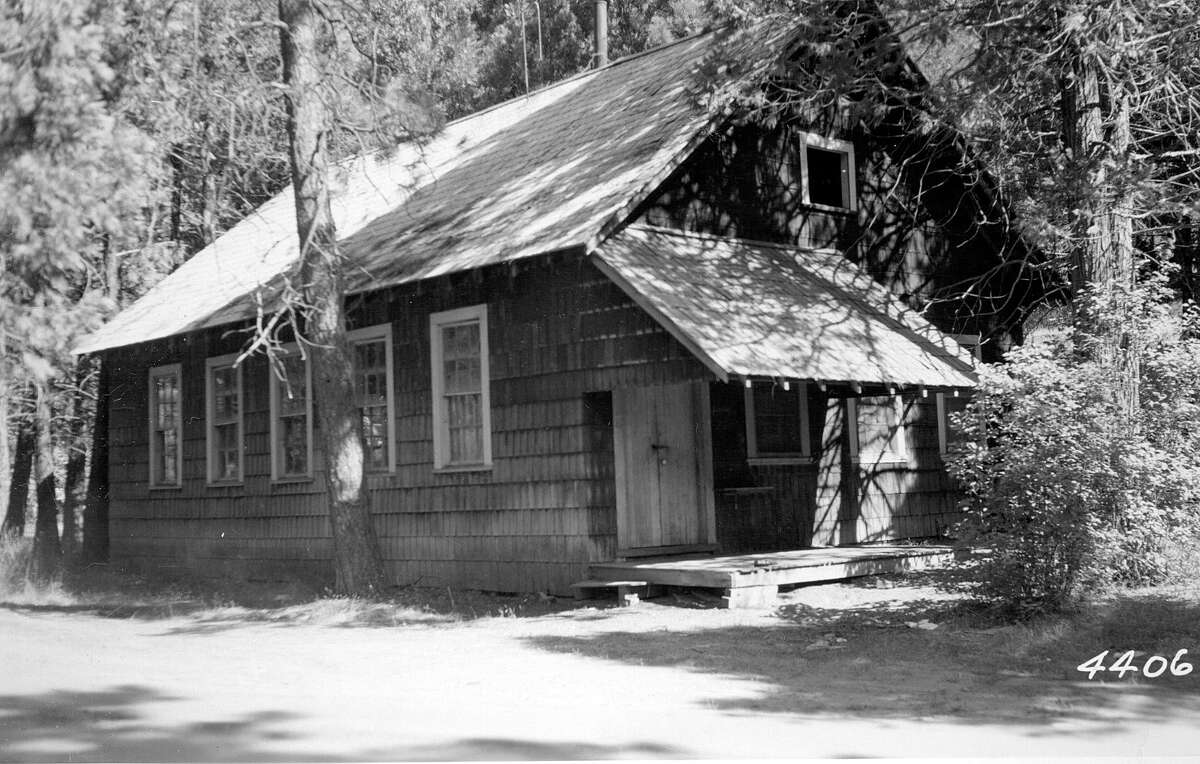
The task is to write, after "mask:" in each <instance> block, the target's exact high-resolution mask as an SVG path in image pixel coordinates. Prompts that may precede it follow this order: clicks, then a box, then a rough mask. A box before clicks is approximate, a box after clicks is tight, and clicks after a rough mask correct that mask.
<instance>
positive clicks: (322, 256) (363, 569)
mask: <svg viewBox="0 0 1200 764" xmlns="http://www.w3.org/2000/svg"><path fill="white" fill-rule="evenodd" d="M279 19H280V21H282V22H283V25H284V28H282V29H281V30H280V47H281V51H282V57H283V76H284V83H285V85H286V87H287V91H286V92H287V105H288V135H289V137H290V138H291V165H292V186H293V189H294V191H295V197H296V230H297V233H298V235H299V237H300V271H299V277H300V290H301V293H302V295H303V300H304V308H303V311H302V316H303V321H304V334H305V341H306V342H307V343H308V347H307V352H308V354H309V358H310V359H311V363H312V377H313V393H314V401H315V403H316V410H317V424H318V428H317V433H318V434H319V437H320V438H321V445H322V450H323V452H324V459H325V483H326V486H327V488H328V491H329V520H330V526H331V528H332V532H333V565H334V572H335V575H336V589H337V591H338V592H339V593H342V594H352V595H368V594H373V593H376V592H378V591H380V590H381V589H382V587H383V586H384V585H385V583H386V578H385V574H384V569H383V559H382V556H381V555H380V553H379V542H378V540H377V539H376V536H375V529H374V526H373V525H372V523H371V513H370V507H369V505H368V496H367V492H366V490H365V487H364V484H363V457H364V454H363V444H362V435H361V428H362V420H361V414H360V413H359V411H358V409H357V408H356V407H355V405H354V384H353V379H352V377H351V360H350V349H349V343H348V341H347V339H346V314H345V300H344V286H343V282H342V267H341V266H342V263H341V258H340V253H339V252H338V248H337V235H336V232H335V230H334V224H333V216H332V214H331V212H330V208H329V187H328V182H327V171H328V166H327V162H328V159H327V157H326V141H327V137H328V130H329V124H330V122H329V115H328V113H327V110H326V106H325V102H324V98H325V97H326V96H325V93H326V92H327V91H326V89H325V88H324V87H323V83H322V74H321V67H320V64H319V60H318V49H319V46H321V45H323V44H324V43H326V42H328V40H327V39H325V38H326V35H327V32H324V31H322V30H323V28H324V24H323V22H322V20H321V19H319V18H318V17H317V14H316V12H315V10H314V8H313V5H312V2H311V1H310V0H279Z"/></svg>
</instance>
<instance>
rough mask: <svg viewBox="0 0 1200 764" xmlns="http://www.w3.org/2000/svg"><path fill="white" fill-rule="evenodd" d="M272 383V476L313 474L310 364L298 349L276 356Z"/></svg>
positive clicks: (296, 476)
mask: <svg viewBox="0 0 1200 764" xmlns="http://www.w3.org/2000/svg"><path fill="white" fill-rule="evenodd" d="M276 361H277V362H276V363H275V364H273V365H272V369H271V371H270V372H269V373H270V377H269V379H270V384H271V477H272V478H274V479H276V480H286V479H291V478H307V477H311V476H312V406H311V398H310V396H309V388H310V386H311V385H310V379H309V364H308V361H307V360H306V359H305V358H303V357H302V356H301V355H300V354H299V353H298V352H295V351H289V352H287V353H286V354H284V355H282V356H280V357H279V358H277V359H276Z"/></svg>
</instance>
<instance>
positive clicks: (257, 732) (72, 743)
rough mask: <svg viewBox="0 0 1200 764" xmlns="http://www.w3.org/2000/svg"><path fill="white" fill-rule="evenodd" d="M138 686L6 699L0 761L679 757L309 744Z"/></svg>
mask: <svg viewBox="0 0 1200 764" xmlns="http://www.w3.org/2000/svg"><path fill="white" fill-rule="evenodd" d="M181 700H184V699H183V698H178V697H172V696H167V695H163V694H161V693H159V692H158V691H156V690H154V689H152V688H149V687H145V686H140V685H132V684H131V685H121V686H118V687H113V688H111V689H109V690H105V691H101V692H63V691H58V692H48V693H44V694H41V695H33V696H25V695H21V696H15V695H7V696H0V761H3V762H42V761H70V762H85V761H130V762H135V761H136V762H143V761H221V762H224V761H267V762H269V761H330V760H337V761H386V760H393V761H401V760H409V761H412V760H416V761H465V760H502V759H514V760H566V759H606V758H648V757H672V756H679V755H681V752H680V751H678V750H676V749H674V748H671V747H669V746H663V745H659V744H656V743H651V742H644V743H632V744H628V745H621V746H603V745H594V744H582V743H571V742H552V741H551V742H548V741H544V740H543V741H533V740H519V739H506V738H465V739H461V740H456V741H451V742H448V743H446V744H444V745H420V746H400V747H394V748H386V749H371V750H359V749H356V748H355V747H354V745H353V743H352V742H347V743H346V747H345V748H340V749H338V750H336V751H331V750H328V749H321V750H310V749H307V748H306V747H305V743H304V741H303V740H300V739H297V737H296V735H295V734H293V733H291V732H288V731H287V730H286V729H283V728H284V727H285V726H286V723H288V722H293V721H296V720H299V719H301V717H299V716H297V715H295V714H291V713H284V712H279V711H259V712H255V713H253V714H246V715H242V716H237V717H233V718H228V719H214V720H212V721H203V722H191V723H187V724H181V725H173V726H166V725H162V724H157V723H154V722H152V721H150V719H149V718H148V717H147V715H146V714H145V713H144V709H143V708H142V707H143V706H146V705H151V704H161V703H167V704H170V703H174V702H179V701H181Z"/></svg>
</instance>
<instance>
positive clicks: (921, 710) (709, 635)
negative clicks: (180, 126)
mask: <svg viewBox="0 0 1200 764" xmlns="http://www.w3.org/2000/svg"><path fill="white" fill-rule="evenodd" d="M819 604H820V603H818V606H814V605H812V603H808V604H803V603H794V604H793V605H791V606H789V607H784V608H782V609H781V610H779V611H776V612H768V611H721V610H711V609H696V608H686V607H679V606H672V605H660V604H654V603H643V604H642V605H641V606H639V607H637V608H629V609H620V610H618V609H595V608H584V609H579V610H572V611H567V612H564V613H558V614H548V615H542V616H537V617H531V618H485V619H480V620H473V621H457V622H451V623H439V622H436V621H434V622H432V623H425V624H421V623H415V624H414V623H409V624H405V625H399V626H386V627H385V626H379V625H371V626H347V625H329V624H313V623H303V622H299V621H297V620H290V621H289V620H287V619H277V620H264V619H263V618H262V617H260V616H253V615H252V614H247V613H245V612H240V611H236V610H232V611H226V612H205V613H198V614H193V615H189V616H185V617H102V616H100V615H96V614H94V613H90V612H86V611H78V610H74V609H72V608H61V607H60V608H38V607H27V606H6V607H2V608H0V760H5V761H14V760H19V761H39V760H55V761H63V760H65V761H94V760H120V761H146V760H155V761H165V760H206V761H228V760H258V761H270V760H312V759H339V760H354V759H371V760H379V759H385V760H395V759H480V758H482V759H512V758H520V759H525V758H537V759H566V758H613V757H620V758H659V757H663V758H709V757H722V758H724V757H736V758H758V757H780V756H785V757H845V756H862V757H874V756H930V755H932V756H951V755H952V756H1000V755H1004V756H1013V755H1016V756H1055V755H1104V756H1112V755H1124V756H1146V755H1183V754H1196V753H1197V752H1200V694H1198V693H1197V692H1196V691H1195V689H1196V688H1195V685H1192V684H1189V685H1186V686H1183V685H1179V686H1168V685H1166V684H1161V685H1156V684H1153V683H1150V682H1143V683H1141V684H1128V683H1126V684H1107V685H1101V684H1100V683H1098V682H1097V683H1087V682H1085V681H1083V680H1082V679H1081V678H1080V676H1079V675H1078V674H1076V673H1074V662H1073V661H1072V662H1071V663H1070V665H1049V663H1048V661H1049V659H1040V658H1037V657H1030V658H1029V661H1030V663H1027V664H1022V665H1015V666H1014V669H1013V670H1011V671H1009V670H1005V669H997V668H996V667H995V666H992V665H989V666H987V667H978V668H973V667H972V665H971V661H972V658H971V655H970V652H971V651H970V649H969V648H971V646H972V645H975V644H976V643H977V642H978V640H981V639H982V640H988V639H1001V638H1002V635H1000V636H996V635H991V634H984V635H983V636H978V635H968V634H957V635H950V634H948V633H943V632H948V631H949V629H948V628H943V629H941V630H940V631H934V630H930V631H924V630H921V629H914V628H905V626H904V624H902V623H901V624H894V623H877V622H875V621H873V620H870V619H868V620H866V621H863V622H862V623H860V624H859V626H860V627H861V628H859V627H856V628H850V627H847V626H839V627H836V628H834V630H833V631H832V632H826V631H825V628H827V627H826V626H825V625H824V624H822V623H820V622H817V621H815V620H814V619H815V618H817V617H819V616H820V614H821V613H823V612H825V611H824V610H822V609H821V608H820V607H819ZM814 614H817V615H816V616H814ZM841 635H844V636H841ZM839 640H845V641H839ZM938 640H941V641H940V642H939V641H938ZM972 640H974V641H972ZM1191 647H1192V648H1193V652H1200V644H1198V645H1194V646H1191ZM1087 657H1089V656H1088V655H1081V656H1079V660H1083V659H1084V658H1087ZM1037 661H1042V662H1044V663H1047V665H1045V667H1044V669H1039V668H1037V666H1038V663H1037ZM1030 666H1033V667H1034V668H1033V670H1030Z"/></svg>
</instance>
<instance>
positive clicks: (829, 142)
mask: <svg viewBox="0 0 1200 764" xmlns="http://www.w3.org/2000/svg"><path fill="white" fill-rule="evenodd" d="M799 135H800V139H801V145H800V185H801V194H802V201H803V203H804V205H805V206H808V207H813V208H814V209H819V210H832V211H834V212H854V211H856V210H857V209H858V182H857V176H856V174H855V173H856V171H855V164H854V144H853V143H851V142H850V141H846V140H842V139H841V138H829V137H826V136H824V135H817V134H816V133H806V132H801V133H800V134H799ZM809 146H816V147H817V148H819V149H825V150H826V151H836V152H839V153H841V154H845V155H846V167H845V177H844V178H843V180H844V181H845V182H844V183H843V184H842V192H843V197H842V198H843V201H844V202H845V205H844V206H841V207H834V206H831V205H828V204H817V203H815V202H813V201H811V200H810V198H809V188H810V184H809V182H808V147H809Z"/></svg>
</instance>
